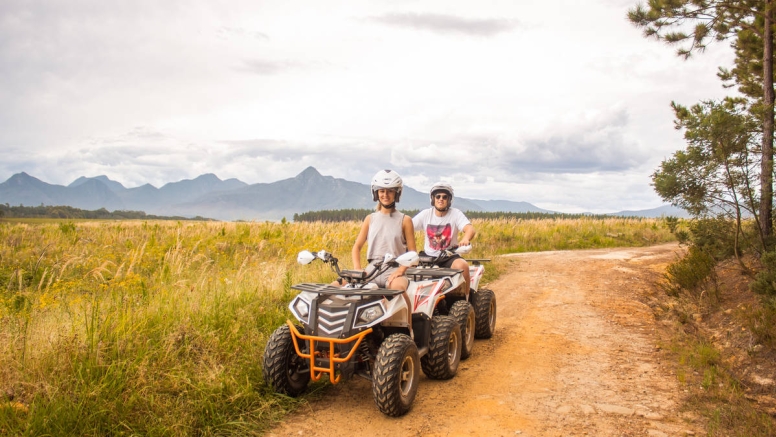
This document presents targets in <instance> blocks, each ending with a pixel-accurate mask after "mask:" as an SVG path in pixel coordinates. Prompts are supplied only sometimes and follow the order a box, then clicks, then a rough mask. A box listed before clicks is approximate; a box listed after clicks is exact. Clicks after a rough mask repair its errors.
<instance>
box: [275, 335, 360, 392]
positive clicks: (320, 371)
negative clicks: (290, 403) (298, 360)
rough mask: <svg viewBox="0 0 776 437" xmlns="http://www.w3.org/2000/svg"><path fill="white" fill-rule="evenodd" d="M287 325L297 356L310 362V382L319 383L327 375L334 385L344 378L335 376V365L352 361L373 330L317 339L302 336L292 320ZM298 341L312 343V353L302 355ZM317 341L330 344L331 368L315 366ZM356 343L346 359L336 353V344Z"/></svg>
mask: <svg viewBox="0 0 776 437" xmlns="http://www.w3.org/2000/svg"><path fill="white" fill-rule="evenodd" d="M286 324H287V325H288V327H289V328H290V329H291V337H292V340H293V343H294V348H295V349H296V354H297V355H299V356H300V357H302V358H304V359H308V360H310V380H312V381H318V380H319V379H321V376H323V375H324V374H326V373H327V374H328V375H329V381H331V383H332V384H336V383H338V382H340V379H341V378H342V374H339V375H336V376H335V373H336V369H335V368H334V365H335V364H340V363H346V362H348V361H350V359H351V358H352V357H353V354H354V353H355V352H356V349H358V346H359V345H360V344H361V341H363V340H364V337H366V336H367V334H370V333H371V332H372V328H368V329H366V330H364V331H361V332H359V333H358V334H356V335H352V336H350V337H348V338H327V337H317V336H314V335H305V334H302V333H300V332H299V331H298V330H297V329H296V326H294V324H293V323H291V321H290V320H286ZM297 339H301V340H307V341H309V342H310V353H308V354H305V353H302V351H301V350H300V349H299V344H298V342H297ZM316 341H317V342H322V343H329V356H328V359H329V367H321V366H316V365H315V357H316V354H317V352H315V342H316ZM354 341H355V342H356V344H354V345H353V347H352V348H350V352H349V353H348V355H347V356H346V357H340V356H339V354H338V353H335V351H334V345H335V344H347V343H351V342H354ZM316 372H317V373H316Z"/></svg>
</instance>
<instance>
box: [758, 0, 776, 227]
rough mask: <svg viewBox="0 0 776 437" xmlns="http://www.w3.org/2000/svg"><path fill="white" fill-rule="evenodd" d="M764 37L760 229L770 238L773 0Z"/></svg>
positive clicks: (771, 219)
mask: <svg viewBox="0 0 776 437" xmlns="http://www.w3.org/2000/svg"><path fill="white" fill-rule="evenodd" d="M764 31H765V32H764V37H763V44H764V47H763V103H764V104H765V108H764V114H763V150H762V153H763V155H762V164H761V167H760V170H761V174H760V230H761V231H762V234H763V238H765V239H766V241H767V240H768V237H770V236H771V235H772V233H773V217H772V210H773V100H774V95H773V0H768V1H767V2H766V4H765V29H764Z"/></svg>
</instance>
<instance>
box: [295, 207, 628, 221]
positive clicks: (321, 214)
mask: <svg viewBox="0 0 776 437" xmlns="http://www.w3.org/2000/svg"><path fill="white" fill-rule="evenodd" d="M373 212H374V210H372V209H326V210H322V211H308V212H305V213H302V214H294V222H347V221H361V220H363V219H364V217H366V216H367V215H369V214H371V213H373ZM401 212H403V213H404V214H407V215H409V216H414V215H415V214H417V213H418V212H419V210H417V209H411V210H402V211H401ZM466 216H467V217H468V218H470V219H475V218H476V219H503V218H514V219H523V220H554V219H578V218H583V217H584V218H593V219H597V220H604V219H608V218H613V217H614V216H611V215H604V214H562V213H547V212H483V211H466Z"/></svg>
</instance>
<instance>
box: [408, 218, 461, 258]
mask: <svg viewBox="0 0 776 437" xmlns="http://www.w3.org/2000/svg"><path fill="white" fill-rule="evenodd" d="M468 224H471V222H470V221H469V219H467V218H466V215H464V213H463V212H461V210H460V209H457V208H450V209H449V210H447V214H445V215H444V216H442V217H437V215H436V214H434V208H428V209H424V210H423V211H421V212H419V213H418V215H416V216H415V217H413V218H412V225H413V226H414V227H415V230H416V231H424V233H425V242H424V244H423V251H424V252H426V254H427V255H431V256H437V255H439V252H440V251H442V250H444V249H447V248H448V247H451V246H457V245H458V233H459V232H461V231H463V228H464V227H465V226H466V225H468Z"/></svg>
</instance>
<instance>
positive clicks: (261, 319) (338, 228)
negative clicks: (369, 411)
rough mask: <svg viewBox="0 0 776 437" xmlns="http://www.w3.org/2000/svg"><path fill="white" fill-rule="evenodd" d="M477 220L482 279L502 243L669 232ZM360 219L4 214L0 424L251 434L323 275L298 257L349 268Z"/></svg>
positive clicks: (281, 401) (623, 223)
mask: <svg viewBox="0 0 776 437" xmlns="http://www.w3.org/2000/svg"><path fill="white" fill-rule="evenodd" d="M474 225H475V227H476V228H477V230H478V236H477V237H476V239H475V241H474V244H475V246H474V251H473V252H472V253H471V255H470V256H471V257H473V258H475V257H476V258H479V257H491V258H494V262H493V263H491V264H490V265H488V267H487V271H488V274H487V276H486V278H485V281H486V282H487V281H489V280H492V279H493V278H495V277H496V276H497V275H498V274H499V273H500V272H501V271H503V269H504V268H505V265H506V261H504V260H503V259H499V258H497V257H495V255H498V254H504V253H510V252H525V251H541V250H556V249H583V248H597V247H618V246H643V245H649V244H656V243H660V242H666V241H672V240H673V237H672V235H671V234H670V233H669V231H668V229H667V228H666V227H665V226H663V224H662V222H661V221H659V220H646V219H621V218H611V219H606V220H600V219H597V220H593V219H573V220H571V219H567V220H514V219H512V220H475V221H474ZM359 226H360V223H357V222H345V223H332V224H324V223H282V224H281V223H220V222H162V221H158V222H151V221H147V222H146V221H79V222H72V221H51V220H38V221H34V222H31V221H24V222H22V221H12V220H5V221H0V435H36V436H37V435H95V436H96V435H151V436H153V435H165V436H166V435H173V436H178V435H257V434H261V433H262V432H264V431H265V430H266V429H267V428H268V427H269V426H270V425H271V424H272V422H273V421H276V420H279V419H280V418H282V416H283V415H284V414H285V413H286V412H288V411H290V410H291V409H293V408H294V407H295V405H296V403H297V401H296V400H293V399H289V398H287V397H283V396H279V395H275V394H273V393H271V392H270V391H269V390H268V388H267V387H266V385H265V384H264V382H263V380H262V376H261V355H262V352H263V349H264V344H265V342H266V339H267V338H268V336H269V334H271V333H272V331H273V330H274V329H275V328H276V327H277V326H279V325H280V324H281V323H282V322H283V321H284V320H285V319H286V317H287V316H288V314H289V313H288V312H287V309H286V305H287V302H288V301H289V300H290V299H291V297H293V295H294V294H295V293H294V292H293V290H292V289H291V288H290V286H291V285H292V284H294V283H297V282H303V281H304V282H319V281H324V282H330V281H331V280H333V279H334V275H333V274H332V273H331V272H330V270H329V269H328V267H327V266H325V265H323V264H322V263H314V264H311V265H308V266H298V265H296V264H295V263H294V260H295V258H296V254H297V253H298V252H299V251H300V250H302V249H309V250H314V251H317V250H320V249H326V250H327V251H329V252H332V253H333V254H335V256H338V257H339V258H340V259H342V260H343V263H342V264H343V267H349V265H350V247H351V245H352V242H353V240H354V238H355V236H356V234H357V233H358V229H359ZM417 241H418V243H419V244H422V239H421V235H420V234H418V235H417ZM325 385H326V384H325V383H324V384H319V385H318V386H317V387H315V388H314V389H321V388H325Z"/></svg>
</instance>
